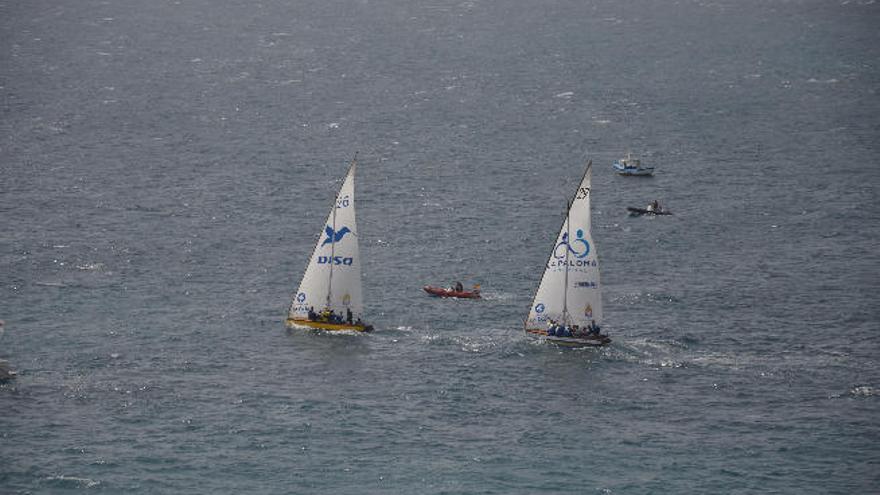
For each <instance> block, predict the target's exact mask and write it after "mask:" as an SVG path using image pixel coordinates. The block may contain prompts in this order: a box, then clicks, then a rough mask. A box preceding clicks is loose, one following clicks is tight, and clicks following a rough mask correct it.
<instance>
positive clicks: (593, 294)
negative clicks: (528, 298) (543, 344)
mask: <svg viewBox="0 0 880 495" xmlns="http://www.w3.org/2000/svg"><path fill="white" fill-rule="evenodd" d="M592 171H593V167H592V161H591V162H589V163H587V170H586V172H584V177H583V179H581V183H580V185H579V186H578V188H577V191H576V192H575V195H574V198H573V199H572V200H571V202H570V203H569V208H568V213H567V215H566V219H565V222H563V224H562V229H560V231H559V235H558V236H557V237H556V244H554V245H553V246H554V247H553V252H551V253H550V258H549V259H548V260H547V266H546V268H545V269H544V277H543V278H542V279H541V285H540V286H539V287H538V292H537V293H536V294H535V299H534V300H533V301H532V307H531V309H530V310H529V316H528V318H527V319H526V329H531V328H540V329H546V328H547V325H548V323H549V321H550V320H554V321H556V322H558V323H562V324H565V325H580V326H585V325H588V324H589V323H590V322H591V321H595V322H596V324H601V323H602V293H601V285H600V284H599V259H598V253H597V250H596V245H595V244H594V243H593V236H592V232H591V225H590V192H591V177H592Z"/></svg>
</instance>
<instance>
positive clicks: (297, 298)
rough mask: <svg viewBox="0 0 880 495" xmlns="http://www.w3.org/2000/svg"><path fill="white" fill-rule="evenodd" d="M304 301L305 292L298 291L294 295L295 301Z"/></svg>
mask: <svg viewBox="0 0 880 495" xmlns="http://www.w3.org/2000/svg"><path fill="white" fill-rule="evenodd" d="M305 301H306V293H305V292H300V293H299V294H297V295H296V302H299V303H304V302H305Z"/></svg>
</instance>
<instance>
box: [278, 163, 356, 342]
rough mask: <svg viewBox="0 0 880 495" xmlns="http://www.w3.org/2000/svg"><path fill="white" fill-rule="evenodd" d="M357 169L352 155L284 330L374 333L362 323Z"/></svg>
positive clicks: (291, 305) (291, 306)
mask: <svg viewBox="0 0 880 495" xmlns="http://www.w3.org/2000/svg"><path fill="white" fill-rule="evenodd" d="M356 166H357V155H355V157H354V159H353V160H352V161H351V166H350V167H349V169H348V174H346V176H345V180H343V181H342V186H341V187H340V188H339V193H338V194H337V195H336V201H335V202H334V204H333V207H332V208H331V209H330V214H329V215H328V216H327V221H326V222H325V224H324V225H325V227H324V228H323V229H322V230H321V234H320V235H319V237H318V243H317V245H316V246H315V250H314V251H313V252H312V257H311V258H309V264H308V266H307V267H306V272H305V274H304V275H303V278H302V281H301V282H300V284H299V289H298V290H297V291H296V295H295V296H294V297H293V301H291V303H290V309H289V310H288V312H287V326H288V327H300V328H316V329H320V330H327V331H340V330H348V331H356V332H369V331H371V330H372V329H373V327H372V326H370V325H367V324H366V323H364V322H363V312H364V303H363V295H362V291H361V267H360V264H361V258H360V253H359V250H358V229H357V225H356V223H355V214H354V174H355V168H356Z"/></svg>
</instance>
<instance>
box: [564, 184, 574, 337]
mask: <svg viewBox="0 0 880 495" xmlns="http://www.w3.org/2000/svg"><path fill="white" fill-rule="evenodd" d="M571 205H572V202H571V201H569V202H568V203H567V208H566V209H565V285H564V286H563V291H562V324H563V325H564V326H568V252H569V251H571Z"/></svg>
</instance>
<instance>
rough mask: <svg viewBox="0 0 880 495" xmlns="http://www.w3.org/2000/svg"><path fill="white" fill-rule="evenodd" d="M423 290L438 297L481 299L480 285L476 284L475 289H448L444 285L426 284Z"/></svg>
mask: <svg viewBox="0 0 880 495" xmlns="http://www.w3.org/2000/svg"><path fill="white" fill-rule="evenodd" d="M422 290H424V291H425V292H427V293H428V294H431V295H432V296H437V297H454V298H458V299H481V296H480V286H479V285H475V286H474V289H473V290H465V289H462V290H455V289H446V288H443V287H434V286H432V285H426V286H424V287H422Z"/></svg>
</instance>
